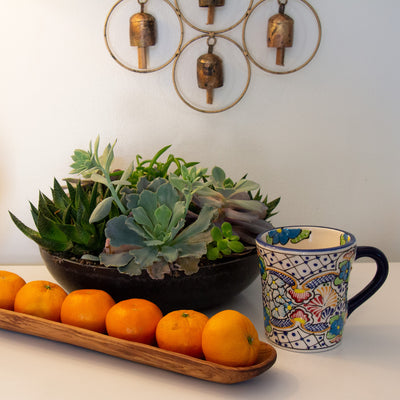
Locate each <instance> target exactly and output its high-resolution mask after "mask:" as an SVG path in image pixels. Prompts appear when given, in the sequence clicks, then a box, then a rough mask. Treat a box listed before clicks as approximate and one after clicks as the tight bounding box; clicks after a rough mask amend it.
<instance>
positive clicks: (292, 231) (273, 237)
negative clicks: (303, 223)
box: [266, 228, 311, 245]
mask: <svg viewBox="0 0 400 400" xmlns="http://www.w3.org/2000/svg"><path fill="white" fill-rule="evenodd" d="M310 234H311V231H308V230H305V229H300V228H282V229H274V230H272V231H269V233H268V235H267V237H266V242H267V243H268V244H282V245H285V244H287V242H288V241H289V240H290V242H291V243H298V242H300V241H301V240H304V239H308V238H309V237H310Z"/></svg>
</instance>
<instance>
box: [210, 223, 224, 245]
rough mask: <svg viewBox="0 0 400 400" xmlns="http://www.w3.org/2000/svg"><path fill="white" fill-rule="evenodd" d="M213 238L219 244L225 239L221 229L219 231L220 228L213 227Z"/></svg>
mask: <svg viewBox="0 0 400 400" xmlns="http://www.w3.org/2000/svg"><path fill="white" fill-rule="evenodd" d="M211 237H212V238H213V240H214V241H216V242H218V241H219V240H222V239H223V235H222V232H221V229H219V228H218V226H213V227H212V229H211Z"/></svg>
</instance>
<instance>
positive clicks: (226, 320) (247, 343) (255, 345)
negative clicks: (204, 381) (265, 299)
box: [202, 310, 260, 367]
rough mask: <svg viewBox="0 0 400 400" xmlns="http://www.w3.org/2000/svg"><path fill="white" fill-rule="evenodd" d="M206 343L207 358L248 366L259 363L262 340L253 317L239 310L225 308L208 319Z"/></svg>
mask: <svg viewBox="0 0 400 400" xmlns="http://www.w3.org/2000/svg"><path fill="white" fill-rule="evenodd" d="M202 346H203V352H204V356H205V358H206V360H207V361H212V362H215V363H218V364H223V365H227V366H231V367H247V366H250V365H252V364H254V363H255V362H256V359H257V355H258V351H259V347H260V341H259V339H258V333H257V330H256V328H255V327H254V325H253V323H252V322H251V321H250V319H249V318H247V317H246V316H245V315H244V314H242V313H240V312H238V311H234V310H225V311H221V312H219V313H218V314H215V315H214V316H212V317H211V318H210V319H209V320H208V322H207V324H206V326H205V327H204V330H203V338H202Z"/></svg>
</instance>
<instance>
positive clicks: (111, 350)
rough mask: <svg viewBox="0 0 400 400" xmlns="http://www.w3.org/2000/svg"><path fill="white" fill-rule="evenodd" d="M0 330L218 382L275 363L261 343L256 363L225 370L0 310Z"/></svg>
mask: <svg viewBox="0 0 400 400" xmlns="http://www.w3.org/2000/svg"><path fill="white" fill-rule="evenodd" d="M0 328H2V329H6V330H8V331H14V332H20V333H25V334H28V335H33V336H37V337H42V338H45V339H49V340H54V341H57V342H62V343H68V344H71V345H74V346H79V347H83V348H86V349H90V350H94V351H97V352H100V353H104V354H109V355H112V356H115V357H119V358H123V359H125V360H129V361H133V362H136V363H140V364H145V365H149V366H152V367H156V368H161V369H164V370H168V371H172V372H176V373H179V374H183V375H188V376H192V377H194V378H198V379H203V380H207V381H212V382H218V383H226V384H230V383H237V382H242V381H245V380H248V379H251V378H254V377H255V376H258V375H260V374H262V373H263V372H265V371H267V370H268V369H269V368H271V367H272V365H273V364H274V363H275V360H276V351H275V349H274V348H273V347H272V346H270V345H268V344H267V343H264V342H261V346H260V352H259V355H258V359H257V361H256V364H254V365H252V366H250V367H240V368H234V367H227V366H224V365H219V364H215V363H212V362H208V361H205V360H200V359H197V358H194V357H190V356H185V355H183V354H179V353H174V352H171V351H167V350H163V349H160V348H158V347H156V346H149V345H145V344H141V343H136V342H130V341H127V340H123V339H118V338H114V337H111V336H108V335H105V334H101V333H97V332H92V331H89V330H86V329H82V328H77V327H74V326H71V325H66V324H62V323H59V322H53V321H49V320H46V319H43V318H38V317H34V316H31V315H26V314H21V313H17V312H14V311H8V310H3V309H0Z"/></svg>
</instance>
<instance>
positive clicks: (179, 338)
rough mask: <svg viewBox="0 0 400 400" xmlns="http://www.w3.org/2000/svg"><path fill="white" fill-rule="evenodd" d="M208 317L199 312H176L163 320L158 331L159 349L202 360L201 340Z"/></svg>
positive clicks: (158, 326)
mask: <svg viewBox="0 0 400 400" xmlns="http://www.w3.org/2000/svg"><path fill="white" fill-rule="evenodd" d="M207 321H208V317H207V315H205V314H202V313H200V312H198V311H193V310H176V311H172V312H170V313H169V314H167V315H165V316H164V317H162V318H161V320H160V322H159V323H158V325H157V329H156V340H157V344H158V347H160V348H161V349H165V350H170V351H175V352H177V353H182V354H186V355H188V356H192V357H197V358H201V357H203V350H202V346H201V338H202V334H203V329H204V326H205V325H206V323H207Z"/></svg>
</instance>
